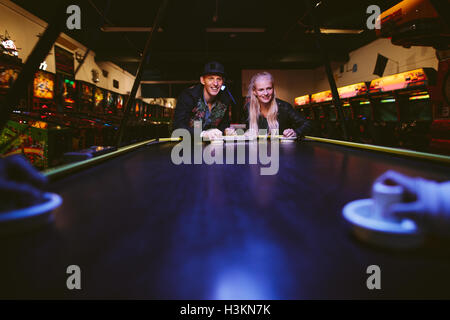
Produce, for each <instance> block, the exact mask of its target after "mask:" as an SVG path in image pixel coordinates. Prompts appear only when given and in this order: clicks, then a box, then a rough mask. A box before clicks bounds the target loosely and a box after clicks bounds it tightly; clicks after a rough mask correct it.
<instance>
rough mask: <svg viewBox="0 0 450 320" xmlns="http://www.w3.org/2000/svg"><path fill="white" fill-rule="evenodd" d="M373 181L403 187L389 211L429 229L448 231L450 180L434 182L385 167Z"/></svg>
mask: <svg viewBox="0 0 450 320" xmlns="http://www.w3.org/2000/svg"><path fill="white" fill-rule="evenodd" d="M376 181H380V182H384V183H387V184H397V185H400V186H402V187H403V188H404V190H405V194H404V201H403V202H401V203H395V204H392V205H391V206H390V207H389V208H388V211H389V212H388V213H389V215H392V216H394V217H398V218H410V219H413V220H416V221H418V222H419V223H420V224H422V225H423V226H424V227H425V228H427V229H428V230H429V231H431V232H436V233H439V234H446V235H450V200H449V197H448V195H449V194H450V182H443V183H438V182H435V181H430V180H425V179H423V178H412V177H408V176H405V175H403V174H400V173H398V172H395V171H387V172H386V173H384V174H383V175H381V176H380V177H379V178H378V179H377V180H376Z"/></svg>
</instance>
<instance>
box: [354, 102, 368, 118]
mask: <svg viewBox="0 0 450 320" xmlns="http://www.w3.org/2000/svg"><path fill="white" fill-rule="evenodd" d="M355 110H357V113H358V115H357V117H358V118H359V119H363V120H370V119H372V110H371V108H370V102H369V101H360V102H359V103H358V105H357V106H356V108H355ZM355 116H356V115H355Z"/></svg>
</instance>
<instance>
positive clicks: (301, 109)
mask: <svg viewBox="0 0 450 320" xmlns="http://www.w3.org/2000/svg"><path fill="white" fill-rule="evenodd" d="M309 103H310V96H309V94H307V95H304V96H300V97H297V98H295V100H294V108H295V109H296V110H297V112H298V113H300V114H301V115H302V117H304V118H305V119H308V120H311V115H310V113H311V109H310V105H309Z"/></svg>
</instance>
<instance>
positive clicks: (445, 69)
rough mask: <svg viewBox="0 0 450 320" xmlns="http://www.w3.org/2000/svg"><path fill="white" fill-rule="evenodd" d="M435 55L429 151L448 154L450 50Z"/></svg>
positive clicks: (449, 137) (449, 140)
mask: <svg viewBox="0 0 450 320" xmlns="http://www.w3.org/2000/svg"><path fill="white" fill-rule="evenodd" d="M437 56H438V58H439V67H438V74H437V81H436V86H435V87H434V88H432V94H431V99H432V104H433V111H434V117H433V122H432V124H431V130H430V131H431V143H430V151H431V152H435V153H442V154H448V155H450V76H449V74H450V52H449V50H447V51H438V52H437Z"/></svg>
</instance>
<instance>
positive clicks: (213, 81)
mask: <svg viewBox="0 0 450 320" xmlns="http://www.w3.org/2000/svg"><path fill="white" fill-rule="evenodd" d="M200 81H201V83H202V85H203V86H204V87H205V90H206V92H207V93H208V95H209V96H210V97H211V98H214V97H215V96H217V95H218V94H219V92H220V89H221V88H222V85H223V77H222V76H220V75H216V74H206V75H204V76H201V77H200Z"/></svg>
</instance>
